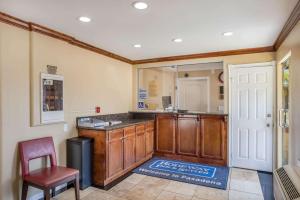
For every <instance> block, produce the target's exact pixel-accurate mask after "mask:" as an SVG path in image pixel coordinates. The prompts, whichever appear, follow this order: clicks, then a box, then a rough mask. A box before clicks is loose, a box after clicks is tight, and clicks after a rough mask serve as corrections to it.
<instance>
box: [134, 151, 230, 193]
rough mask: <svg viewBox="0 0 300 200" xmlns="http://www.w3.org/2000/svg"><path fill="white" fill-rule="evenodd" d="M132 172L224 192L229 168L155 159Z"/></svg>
mask: <svg viewBox="0 0 300 200" xmlns="http://www.w3.org/2000/svg"><path fill="white" fill-rule="evenodd" d="M133 172H134V173H137V174H144V175H148V176H154V177H159V178H165V179H170V180H174V181H180V182H186V183H191V184H196V185H203V186H208V187H213V188H218V189H223V190H226V187H227V180H228V174H229V168H228V167H217V166H211V165H202V164H197V163H191V162H184V161H177V160H169V159H165V158H157V157H155V158H152V159H151V160H149V161H148V162H146V163H144V164H143V165H141V166H140V167H138V168H136V169H134V170H133Z"/></svg>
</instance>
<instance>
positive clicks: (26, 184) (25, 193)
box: [21, 181, 28, 200]
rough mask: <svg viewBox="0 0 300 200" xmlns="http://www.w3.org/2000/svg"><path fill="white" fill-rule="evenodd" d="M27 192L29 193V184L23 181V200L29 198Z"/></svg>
mask: <svg viewBox="0 0 300 200" xmlns="http://www.w3.org/2000/svg"><path fill="white" fill-rule="evenodd" d="M27 192H28V183H27V182H25V181H23V186H22V198H21V199H22V200H26V197H27Z"/></svg>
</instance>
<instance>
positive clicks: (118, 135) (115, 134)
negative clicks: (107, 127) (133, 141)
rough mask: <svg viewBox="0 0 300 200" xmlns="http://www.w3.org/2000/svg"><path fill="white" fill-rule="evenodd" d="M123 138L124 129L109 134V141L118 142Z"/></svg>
mask: <svg viewBox="0 0 300 200" xmlns="http://www.w3.org/2000/svg"><path fill="white" fill-rule="evenodd" d="M122 138H123V129H117V130H112V131H109V132H108V139H109V140H116V139H122Z"/></svg>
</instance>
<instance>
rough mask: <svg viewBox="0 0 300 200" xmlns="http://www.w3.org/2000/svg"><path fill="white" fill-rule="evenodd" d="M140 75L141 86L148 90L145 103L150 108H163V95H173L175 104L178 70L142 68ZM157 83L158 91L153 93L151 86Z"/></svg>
mask: <svg viewBox="0 0 300 200" xmlns="http://www.w3.org/2000/svg"><path fill="white" fill-rule="evenodd" d="M139 73H140V76H139V82H140V83H139V85H140V88H143V89H146V90H147V91H148V98H147V99H146V100H145V104H148V105H149V107H148V108H149V109H153V110H155V109H163V106H162V98H161V97H162V96H171V99H172V104H173V105H175V81H176V71H166V70H163V69H162V68H150V69H141V70H140V72H139ZM153 83H155V85H156V86H157V87H156V91H155V94H154V95H153V94H152V92H151V91H150V88H149V86H151V84H153Z"/></svg>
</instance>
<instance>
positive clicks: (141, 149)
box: [135, 124, 146, 162]
mask: <svg viewBox="0 0 300 200" xmlns="http://www.w3.org/2000/svg"><path fill="white" fill-rule="evenodd" d="M135 148H136V154H135V155H136V161H137V162H138V161H140V160H142V159H144V158H145V157H146V137H145V125H144V124H142V125H138V126H136V146H135Z"/></svg>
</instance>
